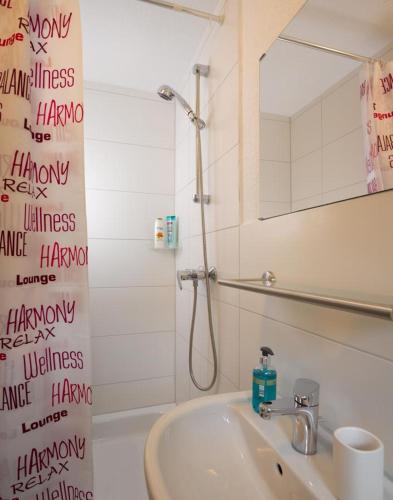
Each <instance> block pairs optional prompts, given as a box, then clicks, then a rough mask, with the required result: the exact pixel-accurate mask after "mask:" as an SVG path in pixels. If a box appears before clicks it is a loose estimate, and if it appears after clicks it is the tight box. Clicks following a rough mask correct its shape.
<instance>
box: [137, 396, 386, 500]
mask: <svg viewBox="0 0 393 500" xmlns="http://www.w3.org/2000/svg"><path fill="white" fill-rule="evenodd" d="M291 434H292V422H291V420H290V417H277V418H275V419H272V420H270V421H264V420H262V419H261V418H260V417H259V415H257V414H256V413H255V412H254V411H253V409H252V408H251V404H250V401H249V393H248V392H235V393H231V394H221V395H218V396H208V397H205V398H201V399H194V400H192V401H189V402H188V403H184V404H182V405H180V406H178V407H177V408H175V409H174V410H172V411H171V412H170V413H167V414H166V415H164V416H162V417H161V418H160V419H159V420H158V421H157V422H156V423H155V424H154V426H153V427H152V430H151V431H150V434H149V436H148V438H147V441H146V447H145V476H146V482H147V487H148V490H149V495H150V498H151V500H316V499H318V500H334V499H335V496H334V494H333V492H334V480H333V464H332V450H331V436H330V434H329V433H327V432H324V431H322V430H320V432H319V435H318V453H317V454H316V455H313V456H309V457H306V456H303V455H301V454H300V453H298V452H297V451H295V450H294V449H293V448H292V445H291ZM384 498H385V500H393V485H392V482H391V481H388V480H387V479H386V480H385V495H384ZM370 500H371V499H370Z"/></svg>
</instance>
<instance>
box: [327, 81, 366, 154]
mask: <svg viewBox="0 0 393 500" xmlns="http://www.w3.org/2000/svg"><path fill="white" fill-rule="evenodd" d="M360 126H361V112H360V97H359V77H358V75H355V76H354V77H353V78H351V79H350V80H348V81H346V82H345V83H343V84H342V85H340V86H339V87H338V88H335V89H334V90H333V91H332V92H329V93H328V94H327V95H325V96H324V97H323V99H322V142H323V144H324V145H325V144H328V143H330V142H332V141H335V140H336V139H339V138H340V137H342V136H343V135H345V134H347V133H348V132H351V131H352V130H354V129H355V128H359V127H360Z"/></svg>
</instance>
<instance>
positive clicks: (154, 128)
mask: <svg viewBox="0 0 393 500" xmlns="http://www.w3.org/2000/svg"><path fill="white" fill-rule="evenodd" d="M85 109H86V122H85V127H86V128H85V135H86V137H87V138H88V139H98V140H100V139H101V140H104V141H114V142H125V143H127V144H138V145H140V146H156V147H162V148H168V149H172V148H173V146H174V111H175V109H174V104H173V103H172V104H171V103H167V102H164V101H163V102H162V103H161V102H159V101H157V100H155V99H154V100H153V99H152V100H150V99H141V98H138V97H133V96H127V95H123V94H118V93H115V92H113V93H112V92H102V91H96V90H90V89H88V90H86V92H85Z"/></svg>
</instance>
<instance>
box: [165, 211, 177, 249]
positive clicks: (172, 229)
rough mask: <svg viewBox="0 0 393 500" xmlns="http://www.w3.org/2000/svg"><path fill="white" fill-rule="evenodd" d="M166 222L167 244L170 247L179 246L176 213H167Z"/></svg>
mask: <svg viewBox="0 0 393 500" xmlns="http://www.w3.org/2000/svg"><path fill="white" fill-rule="evenodd" d="M165 223H166V244H167V247H168V248H177V217H176V215H167V216H166V217H165Z"/></svg>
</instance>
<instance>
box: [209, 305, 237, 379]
mask: <svg viewBox="0 0 393 500" xmlns="http://www.w3.org/2000/svg"><path fill="white" fill-rule="evenodd" d="M216 311H217V328H218V332H217V333H218V335H217V337H218V354H219V360H220V373H221V374H222V375H224V376H225V377H226V378H227V379H228V380H229V381H230V382H231V383H232V384H233V385H234V386H235V387H238V386H239V328H240V326H239V308H238V307H234V306H231V305H229V304H224V303H223V302H218V303H217V307H216ZM209 359H210V361H211V362H212V361H213V358H212V355H211V350H210V355H209Z"/></svg>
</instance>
